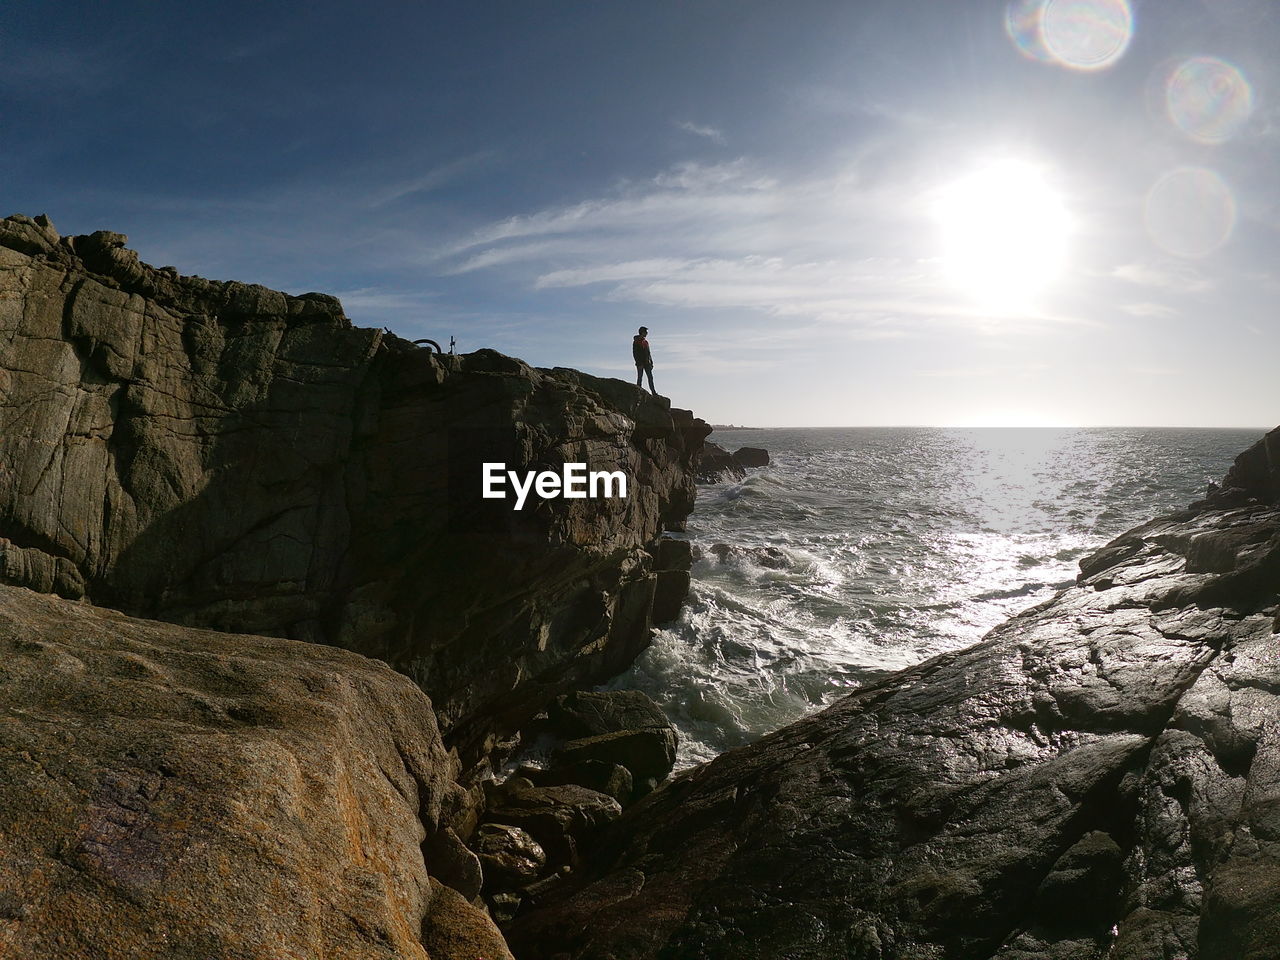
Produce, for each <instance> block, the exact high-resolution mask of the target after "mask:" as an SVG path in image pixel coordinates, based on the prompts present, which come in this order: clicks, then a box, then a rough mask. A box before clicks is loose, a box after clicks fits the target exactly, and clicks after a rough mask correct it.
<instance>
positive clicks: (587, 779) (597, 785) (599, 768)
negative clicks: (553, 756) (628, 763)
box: [534, 755, 635, 807]
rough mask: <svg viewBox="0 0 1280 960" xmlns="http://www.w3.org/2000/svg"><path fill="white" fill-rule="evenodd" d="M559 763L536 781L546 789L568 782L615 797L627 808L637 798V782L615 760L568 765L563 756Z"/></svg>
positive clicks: (535, 780) (540, 775) (542, 773)
mask: <svg viewBox="0 0 1280 960" xmlns="http://www.w3.org/2000/svg"><path fill="white" fill-rule="evenodd" d="M558 760H559V762H558V763H557V764H556V765H554V766H552V767H551V768H550V769H548V770H545V771H542V772H541V773H540V774H539V775H538V777H537V778H536V779H534V782H535V783H536V784H538V785H539V786H542V787H557V786H560V785H562V784H566V783H576V784H578V785H579V786H582V787H586V788H587V789H588V790H595V791H596V792H598V793H603V794H605V795H606V796H610V797H613V799H615V800H617V801H618V803H619V804H621V805H622V806H623V807H626V806H627V804H629V803H630V802H631V799H632V797H633V796H634V795H635V781H634V779H633V778H632V776H631V771H630V770H628V769H627V768H626V767H624V766H620V765H619V764H617V763H614V762H613V761H612V760H583V761H581V762H576V763H566V762H565V761H564V757H563V755H561V756H560V757H559V758H558Z"/></svg>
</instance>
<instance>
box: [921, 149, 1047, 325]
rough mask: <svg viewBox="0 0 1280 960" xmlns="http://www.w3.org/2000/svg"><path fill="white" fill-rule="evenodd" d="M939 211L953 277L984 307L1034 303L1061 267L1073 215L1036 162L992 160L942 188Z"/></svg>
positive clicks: (949, 272)
mask: <svg viewBox="0 0 1280 960" xmlns="http://www.w3.org/2000/svg"><path fill="white" fill-rule="evenodd" d="M936 214H937V217H938V222H939V225H940V226H941V229H942V240H943V262H944V265H945V268H946V272H947V276H948V277H949V278H950V280H951V281H952V282H953V283H955V284H956V285H957V286H958V287H959V288H960V289H962V290H964V291H965V292H966V293H967V294H968V295H969V296H971V297H972V298H974V299H975V300H976V301H978V303H980V304H981V305H982V306H984V307H986V308H988V309H991V310H995V311H1001V312H1007V311H1015V310H1025V309H1028V308H1031V307H1034V306H1035V305H1036V304H1037V301H1038V299H1039V297H1040V295H1041V294H1042V293H1044V292H1045V290H1046V289H1047V288H1048V287H1049V285H1050V284H1051V283H1052V282H1053V281H1054V279H1056V278H1057V277H1058V275H1059V274H1060V273H1061V272H1062V268H1063V266H1064V263H1065V260H1066V253H1067V237H1068V233H1069V227H1070V224H1069V220H1068V217H1067V212H1066V208H1065V207H1064V205H1063V203H1062V198H1061V196H1060V194H1059V193H1058V191H1057V190H1056V189H1054V187H1053V185H1052V184H1051V183H1050V182H1049V181H1048V180H1047V178H1046V177H1045V175H1044V172H1043V171H1042V170H1041V169H1040V168H1039V167H1037V166H1035V165H1034V164H1031V163H1027V162H1025V161H1021V160H1000V161H995V162H992V163H988V164H987V165H985V166H982V167H980V168H979V169H977V170H975V171H974V172H972V173H970V174H969V175H967V176H965V177H962V178H961V179H959V180H957V181H955V182H953V183H952V184H950V185H949V186H947V187H945V188H943V190H942V191H941V193H940V196H939V198H938V203H937V207H936Z"/></svg>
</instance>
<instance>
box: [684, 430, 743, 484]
mask: <svg viewBox="0 0 1280 960" xmlns="http://www.w3.org/2000/svg"><path fill="white" fill-rule="evenodd" d="M695 468H696V470H697V477H698V482H699V483H720V482H721V481H722V480H741V479H742V478H743V477H745V476H746V475H747V471H746V470H744V469H743V467H742V465H741V464H740V463H738V462H737V461H736V460H734V459H733V454H731V453H730V452H729V451H728V450H726V449H725V448H724V447H722V446H720V445H719V444H718V443H713V442H712V441H710V440H707V441H704V442H703V444H702V447H701V449H700V450H699V451H698V455H697V458H696V460H695Z"/></svg>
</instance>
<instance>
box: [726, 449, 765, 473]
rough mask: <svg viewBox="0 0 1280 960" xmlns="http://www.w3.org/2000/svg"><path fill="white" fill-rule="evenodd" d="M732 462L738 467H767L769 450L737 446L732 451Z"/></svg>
mask: <svg viewBox="0 0 1280 960" xmlns="http://www.w3.org/2000/svg"><path fill="white" fill-rule="evenodd" d="M733 462H734V463H736V464H737V465H738V466H740V467H744V468H750V467H767V466H768V465H769V451H768V450H765V449H762V448H761V447H739V448H738V449H737V450H735V451H734V453H733Z"/></svg>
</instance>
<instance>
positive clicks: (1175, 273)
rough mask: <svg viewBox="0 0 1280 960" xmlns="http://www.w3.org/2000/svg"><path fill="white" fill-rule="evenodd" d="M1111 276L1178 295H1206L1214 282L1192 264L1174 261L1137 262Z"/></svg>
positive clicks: (1116, 270) (1127, 265) (1115, 271)
mask: <svg viewBox="0 0 1280 960" xmlns="http://www.w3.org/2000/svg"><path fill="white" fill-rule="evenodd" d="M1110 276H1112V277H1115V278H1116V279H1118V280H1124V281H1127V282H1128V283H1133V284H1137V285H1138V286H1141V287H1155V288H1157V289H1160V290H1170V291H1173V292H1176V293H1204V292H1206V291H1208V290H1211V289H1213V281H1211V280H1209V279H1208V278H1207V277H1205V276H1204V275H1203V274H1201V273H1200V272H1199V271H1198V270H1196V268H1195V267H1193V266H1191V265H1190V264H1183V263H1175V262H1173V261H1151V260H1147V261H1136V262H1134V263H1126V264H1123V265H1121V266H1118V267H1116V268H1114V269H1113V270H1112V271H1111V273H1110Z"/></svg>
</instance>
